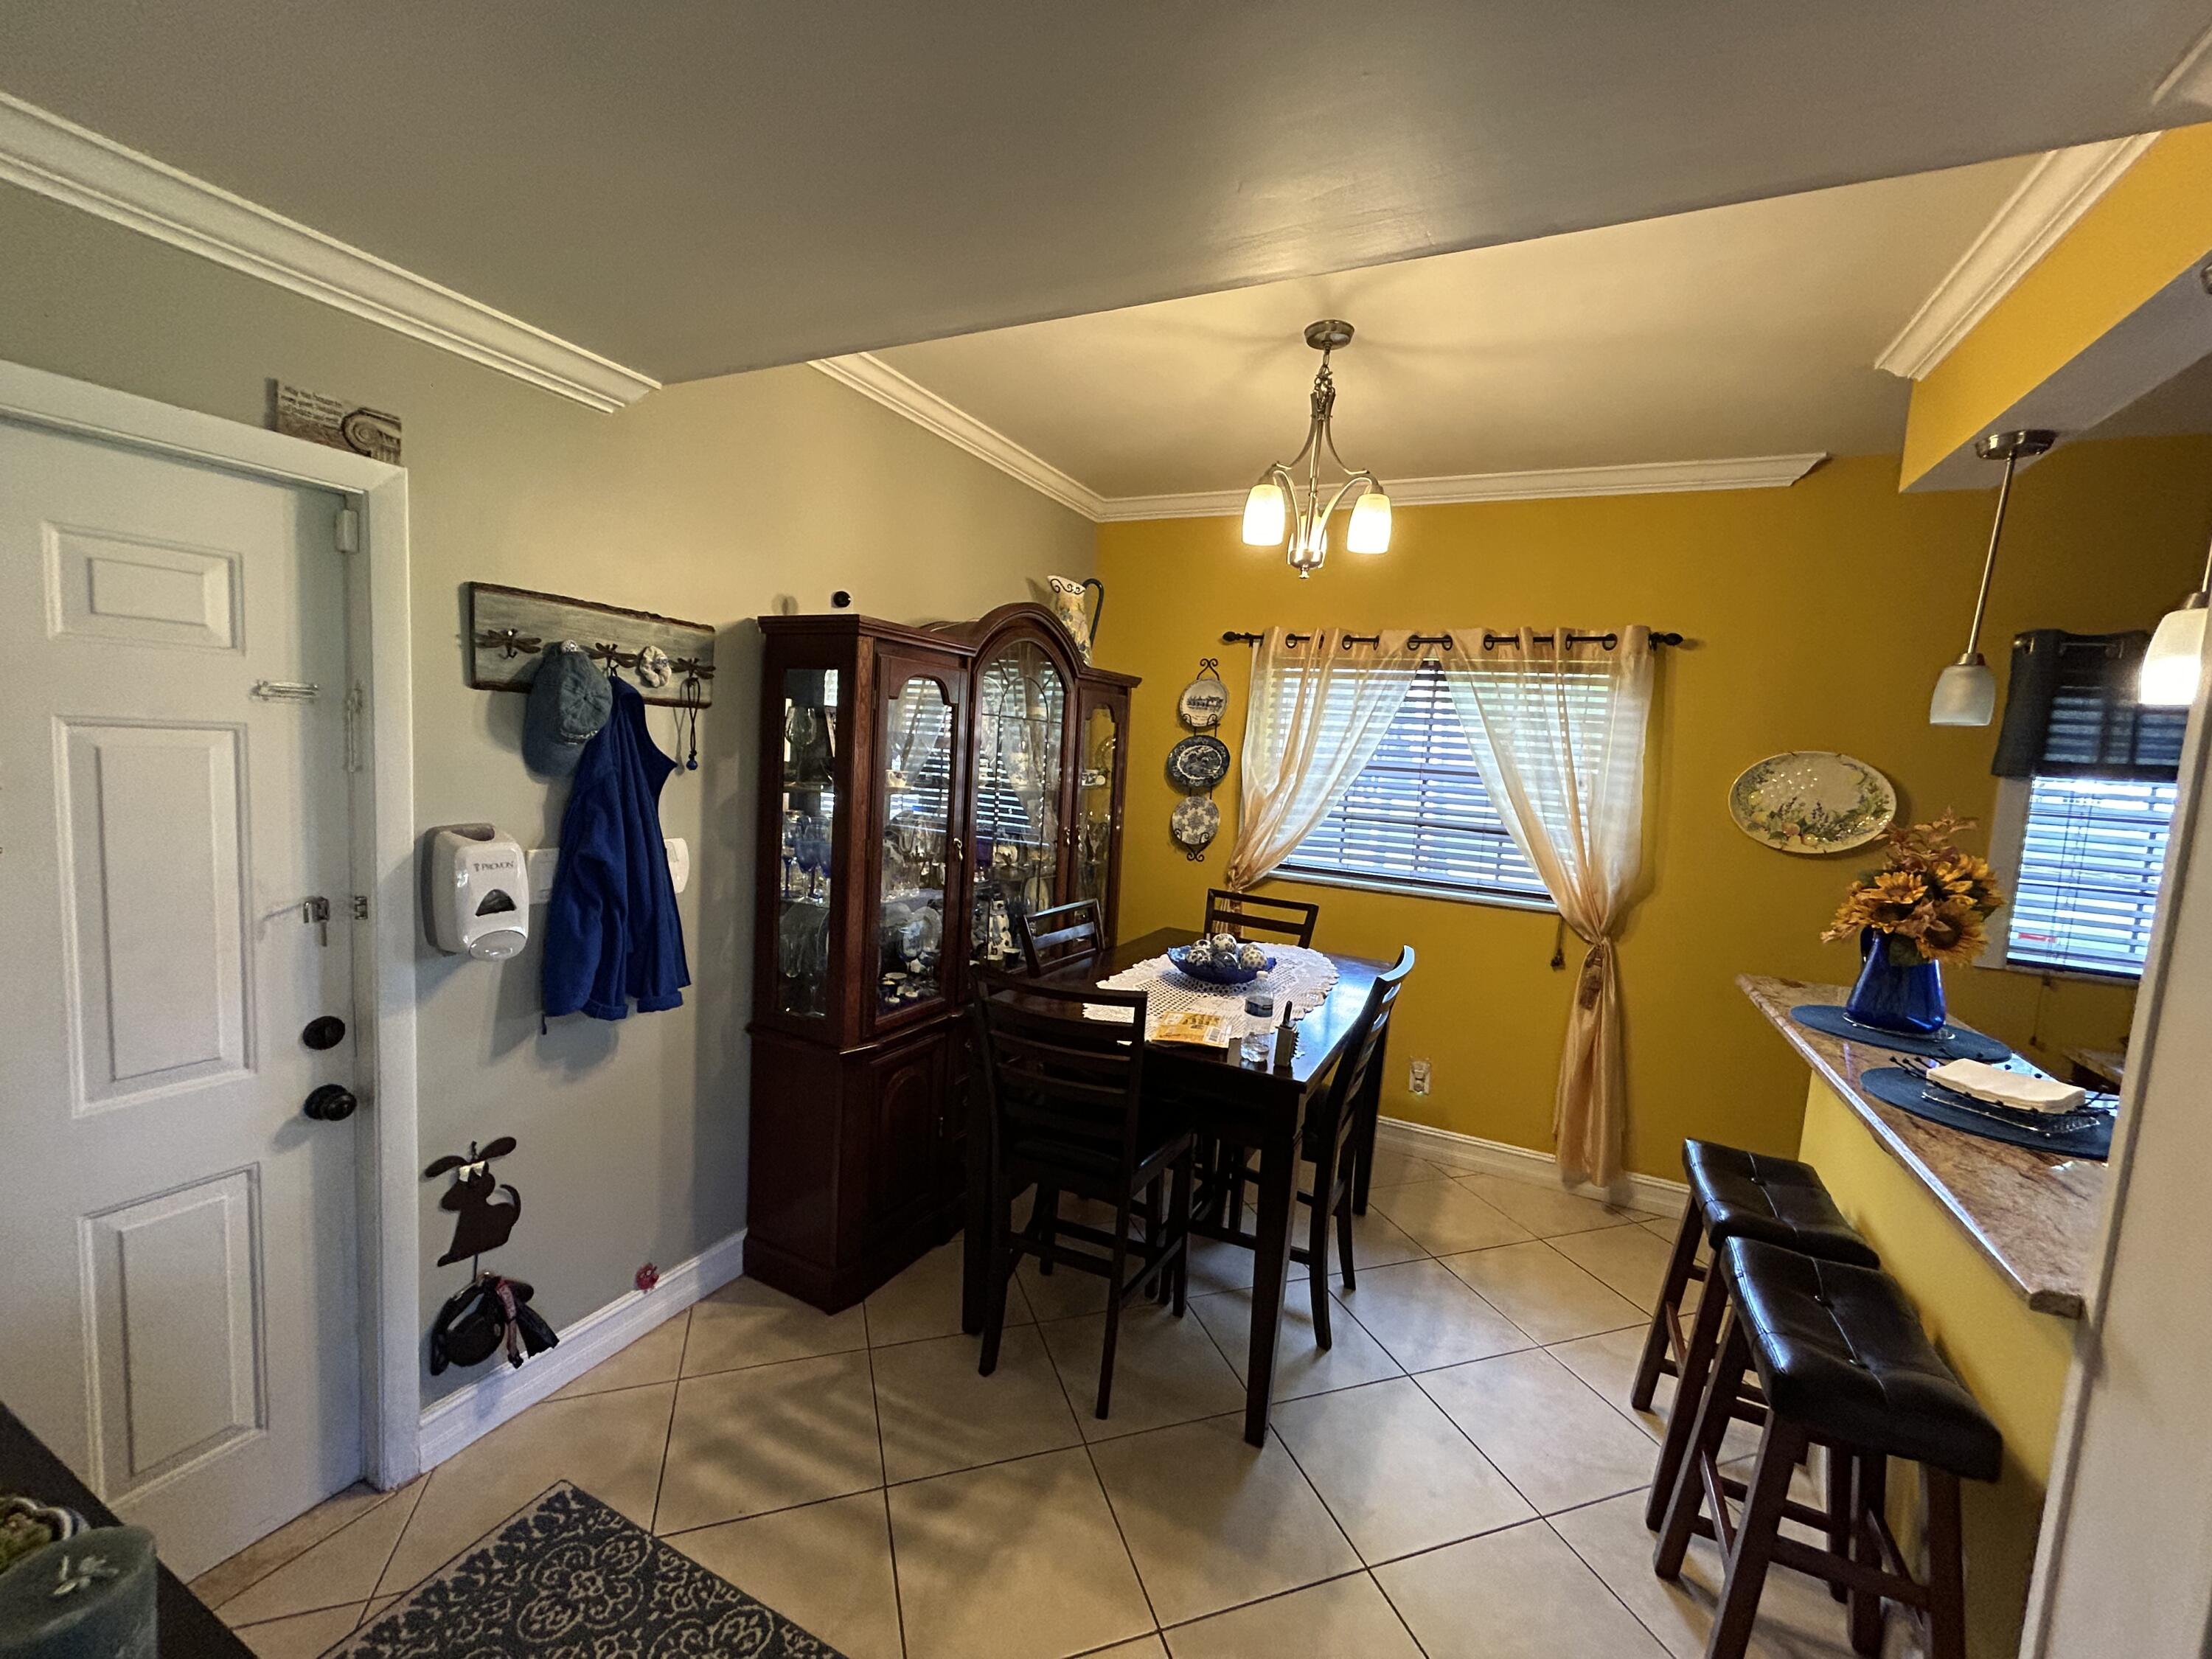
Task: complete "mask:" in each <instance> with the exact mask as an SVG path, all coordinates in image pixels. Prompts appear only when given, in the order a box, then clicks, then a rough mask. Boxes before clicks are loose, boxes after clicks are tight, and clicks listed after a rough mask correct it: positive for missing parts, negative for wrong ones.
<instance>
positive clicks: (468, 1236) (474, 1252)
mask: <svg viewBox="0 0 2212 1659" xmlns="http://www.w3.org/2000/svg"><path fill="white" fill-rule="evenodd" d="M513 1150H514V1137H513V1135H501V1136H500V1137H499V1138H498V1139H496V1140H494V1141H493V1142H492V1143H491V1144H490V1145H489V1146H485V1147H484V1148H483V1150H482V1151H478V1150H477V1144H476V1142H475V1141H473V1140H471V1142H470V1143H469V1155H468V1156H467V1157H466V1158H460V1157H457V1156H455V1155H454V1154H453V1153H452V1152H448V1153H447V1154H446V1155H445V1156H444V1157H443V1158H438V1159H435V1161H434V1162H433V1163H432V1164H431V1165H430V1167H429V1168H428V1169H427V1170H423V1171H422V1178H423V1179H424V1180H425V1181H435V1180H436V1179H437V1178H438V1177H439V1176H441V1175H447V1174H451V1175H452V1176H453V1185H452V1186H451V1187H449V1188H447V1189H446V1194H445V1196H444V1197H442V1198H441V1199H440V1200H438V1207H439V1208H440V1209H441V1210H450V1211H452V1212H453V1213H454V1214H455V1215H456V1216H458V1217H459V1219H458V1220H457V1221H456V1222H455V1223H454V1224H453V1243H452V1244H450V1245H449V1246H447V1249H446V1253H445V1255H441V1256H440V1257H439V1258H438V1265H439V1266H440V1267H451V1266H452V1265H453V1263H454V1262H456V1261H472V1260H473V1259H474V1258H476V1257H477V1256H480V1255H483V1254H484V1253H485V1252H486V1251H488V1250H495V1249H498V1248H499V1247H500V1246H501V1245H502V1244H504V1243H507V1240H508V1239H509V1238H511V1237H513V1234H514V1225H515V1223H517V1222H518V1221H520V1220H521V1219H522V1194H520V1193H519V1192H517V1191H515V1189H514V1188H513V1187H511V1186H508V1185H507V1184H506V1183H504V1182H498V1181H495V1180H494V1179H493V1178H492V1173H491V1163H492V1160H493V1159H494V1158H505V1157H506V1156H507V1154H508V1153H509V1152H513ZM502 1193H503V1194H506V1197H505V1198H504V1200H502V1199H501V1196H500V1194H502Z"/></svg>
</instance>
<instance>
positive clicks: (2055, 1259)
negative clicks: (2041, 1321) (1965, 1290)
mask: <svg viewBox="0 0 2212 1659" xmlns="http://www.w3.org/2000/svg"><path fill="white" fill-rule="evenodd" d="M1736 983H1737V985H1739V986H1740V987H1742V990H1743V994H1745V995H1746V996H1747V997H1749V998H1750V999H1751V1001H1752V1006H1754V1007H1756V1008H1757V1009H1758V1010H1759V1012H1761V1013H1763V1014H1765V1016H1766V1018H1768V1019H1770V1020H1771V1021H1772V1022H1773V1024H1774V1028H1775V1030H1778V1031H1780V1032H1781V1033H1782V1035H1783V1036H1784V1038H1786V1039H1787V1040H1788V1041H1789V1043H1790V1047H1792V1048H1795V1049H1796V1051H1797V1052H1798V1053H1799V1054H1801V1055H1802V1056H1803V1057H1804V1059H1805V1060H1806V1062H1807V1063H1808V1065H1810V1066H1812V1068H1813V1070H1814V1073H1816V1074H1817V1075H1818V1076H1820V1078H1821V1079H1823V1080H1824V1081H1825V1082H1826V1083H1827V1084H1828V1085H1829V1086H1830V1087H1831V1088H1832V1089H1834V1090H1835V1091H1836V1092H1837V1093H1838V1095H1840V1096H1841V1097H1843V1099H1844V1101H1846V1102H1847V1103H1849V1104H1850V1107H1851V1109H1852V1110H1854V1111H1856V1112H1857V1114H1858V1115H1859V1117H1860V1120H1861V1121H1863V1122H1864V1123H1865V1125H1866V1126H1867V1127H1868V1129H1869V1131H1871V1132H1872V1133H1873V1135H1874V1138H1875V1139H1876V1140H1877V1141H1879V1142H1881V1145H1882V1146H1883V1147H1884V1148H1885V1149H1886V1150H1887V1152H1889V1153H1890V1155H1891V1156H1892V1157H1893V1158H1896V1159H1897V1161H1898V1162H1899V1163H1900V1164H1903V1165H1904V1166H1905V1169H1906V1170H1909V1171H1911V1173H1912V1174H1913V1175H1914V1176H1917V1177H1918V1178H1919V1180H1920V1181H1921V1182H1922V1183H1923V1184H1924V1185H1925V1186H1926V1187H1927V1188H1928V1189H1929V1191H1930V1192H1932V1193H1934V1194H1936V1198H1937V1199H1938V1200H1941V1201H1942V1205H1943V1206H1944V1208H1946V1209H1948V1211H1950V1212H1951V1213H1952V1214H1953V1215H1954V1217H1956V1218H1958V1221H1959V1225H1960V1226H1962V1227H1964V1228H1965V1229H1966V1234H1967V1237H1970V1238H1972V1240H1973V1241H1974V1243H1975V1244H1976V1245H1978V1247H1979V1248H1980V1249H1981V1252H1982V1254H1983V1255H1985V1256H1987V1257H1988V1258H1989V1259H1990V1261H1993V1262H1994V1263H1996V1267H1997V1271H1998V1272H2000V1273H2002V1274H2003V1275H2004V1276H2005V1278H2006V1279H2007V1280H2008V1282H2009V1283H2010V1284H2011V1285H2012V1286H2013V1287H2014V1288H2015V1290H2017V1291H2019V1292H2020V1293H2021V1297H2023V1298H2025V1299H2026V1301H2027V1305H2028V1306H2029V1307H2031V1308H2033V1310H2035V1311H2036V1312H2038V1313H2047V1314H2056V1315H2057V1316H2059V1317H2061V1318H2064V1319H2079V1318H2080V1317H2081V1315H2082V1312H2083V1310H2084V1308H2085V1306H2086V1292H2087V1286H2088V1280H2089V1260H2090V1253H2091V1251H2092V1250H2093V1249H2094V1247H2095V1243H2096V1237H2097V1218H2098V1216H2099V1215H2100V1213H2101V1212H2102V1211H2103V1208H2104V1199H2105V1166H2104V1165H2103V1164H2094V1163H2090V1162H2087V1161H2085V1160H2083V1159H2081V1158H2063V1157H2059V1156H2057V1155H2056V1154H2053V1153H2050V1152H2035V1151H2033V1150H2032V1149H2030V1148H2028V1147H2025V1146H2007V1145H2005V1144H2004V1143H2003V1142H2002V1141H1996V1140H1984V1139H1982V1137H1981V1136H1979V1135H1970V1134H1966V1133H1961V1132H1960V1131H1959V1130H1956V1129H1947V1128H1945V1127H1943V1126H1942V1125H1941V1124H1937V1123H1929V1122H1927V1121H1924V1120H1923V1119H1920V1118H1917V1117H1915V1116H1913V1115H1911V1113H1910V1112H1902V1111H1899V1109H1897V1108H1896V1107H1894V1106H1891V1105H1888V1104H1887V1103H1884V1102H1882V1101H1880V1100H1877V1099H1875V1097H1873V1096H1872V1095H1870V1094H1868V1093H1867V1092H1866V1091H1863V1089H1861V1088H1860V1087H1859V1086H1858V1079H1859V1077H1860V1075H1861V1074H1862V1073H1866V1072H1869V1071H1872V1070H1873V1069H1874V1068H1875V1067H1876V1066H1889V1065H1893V1064H1895V1063H1896V1062H1895V1051H1894V1050H1893V1049H1890V1048H1884V1047H1882V1046H1881V1044H1880V1043H1877V1042H1857V1041H1853V1040H1849V1039H1846V1038H1844V1037H1833V1036H1828V1035H1827V1034H1826V1032H1822V1031H1815V1030H1811V1029H1809V1028H1808V1027H1806V1026H1803V1025H1800V1024H1798V1023H1797V1022H1796V1020H1794V1019H1792V1018H1790V1010H1791V1009H1792V1008H1794V1007H1796V1006H1799V1005H1801V1004H1802V1003H1808V1002H1834V1003H1840V1002H1842V1001H1843V1000H1844V999H1845V998H1846V997H1847V996H1849V995H1850V992H1849V991H1848V990H1847V989H1846V988H1845V987H1843V986H1840V985H1808V984H1806V983H1804V982H1803V981H1799V980H1794V979H1777V978H1774V977H1771V976H1770V975H1764V974H1742V975H1738V976H1737V979H1736Z"/></svg>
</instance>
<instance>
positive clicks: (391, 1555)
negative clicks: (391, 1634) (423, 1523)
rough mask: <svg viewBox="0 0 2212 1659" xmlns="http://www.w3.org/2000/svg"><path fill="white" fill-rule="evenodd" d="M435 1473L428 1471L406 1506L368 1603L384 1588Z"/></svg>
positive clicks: (365, 1607) (434, 1471) (379, 1506)
mask: <svg viewBox="0 0 2212 1659" xmlns="http://www.w3.org/2000/svg"><path fill="white" fill-rule="evenodd" d="M437 1473H438V1472H437V1471H436V1470H435V1469H433V1470H431V1471H430V1473H429V1474H428V1475H427V1476H425V1477H424V1479H423V1480H422V1491H420V1492H416V1494H415V1501H414V1502H413V1503H412V1504H410V1505H409V1506H408V1510H407V1518H406V1519H405V1520H404V1521H403V1522H400V1523H399V1530H398V1532H395V1533H394V1534H392V1547H391V1548H390V1549H388V1550H386V1552H385V1553H384V1565H382V1566H380V1567H379V1568H378V1569H377V1570H376V1578H375V1581H374V1583H371V1584H370V1585H369V1587H368V1601H375V1600H376V1599H377V1592H378V1591H380V1590H381V1589H383V1588H384V1575H385V1574H386V1573H387V1572H390V1571H392V1563H393V1562H394V1561H396V1560H398V1559H399V1547H400V1545H401V1544H403V1543H404V1542H405V1541H406V1539H407V1529H408V1528H410V1527H411V1526H413V1525H414V1524H415V1516H416V1512H417V1511H418V1510H421V1509H422V1500H423V1499H424V1498H427V1497H428V1496H429V1495H430V1481H431V1480H432V1479H434V1478H435V1476H436V1474H437ZM409 1484H410V1486H411V1485H413V1484H414V1483H413V1482H411V1481H410V1482H409ZM392 1496H393V1497H395V1498H396V1497H398V1493H397V1492H394V1493H393V1494H392ZM377 1507H378V1508H380V1509H381V1508H382V1507H383V1505H381V1504H379V1505H378V1506H377ZM367 1518H368V1517H367V1516H363V1517H362V1519H364V1520H366V1519H367ZM413 1588H414V1586H412V1585H411V1584H410V1585H409V1586H408V1587H407V1589H413ZM405 1593H406V1592H405V1590H400V1591H397V1592H395V1594H398V1595H404V1594H405ZM368 1601H364V1602H362V1613H364V1614H365V1613H368Z"/></svg>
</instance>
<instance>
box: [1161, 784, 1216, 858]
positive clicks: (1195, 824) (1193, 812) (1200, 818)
mask: <svg viewBox="0 0 2212 1659" xmlns="http://www.w3.org/2000/svg"><path fill="white" fill-rule="evenodd" d="M1220 832H1221V809H1220V808H1219V807H1218V806H1216V805H1214V804H1213V803H1212V801H1211V800H1209V799H1206V797H1205V796H1204V795H1188V796H1185V797H1184V798H1183V799H1182V800H1179V801H1177V802H1176V809H1175V811H1174V812H1173V813H1172V814H1170V816H1169V818H1168V833H1169V834H1170V835H1172V836H1174V837H1175V838H1176V843H1177V844H1178V845H1179V846H1182V847H1184V848H1188V849H1189V850H1190V851H1192V852H1194V853H1202V852H1204V851H1205V850H1206V848H1208V847H1209V846H1211V845H1212V842H1213V838H1214V836H1217V835H1218V834H1219V833H1220Z"/></svg>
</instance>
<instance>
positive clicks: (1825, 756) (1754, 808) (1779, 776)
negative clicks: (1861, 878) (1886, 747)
mask: <svg viewBox="0 0 2212 1659" xmlns="http://www.w3.org/2000/svg"><path fill="white" fill-rule="evenodd" d="M1729 817H1732V818H1734V819H1735V827H1736V828H1737V829H1741V830H1742V831H1743V833H1744V834H1745V835H1747V836H1750V837H1751V838H1752V839H1753V841H1756V842H1764V843H1765V844H1766V845H1767V846H1769V847H1772V848H1778V849H1780V850H1781V851H1783V852H1784V853H1842V852H1847V851H1849V850H1850V848H1854V847H1863V846H1865V845H1866V843H1867V842H1870V841H1872V840H1874V839H1875V836H1879V835H1881V833H1882V831H1883V830H1885V829H1888V828H1889V826H1890V823H1892V821H1893V820H1894V819H1895V818H1896V817H1897V790H1896V788H1895V787H1894V786H1893V785H1892V784H1891V782H1890V781H1889V780H1888V779H1887V778H1886V777H1884V776H1883V775H1881V773H1879V772H1877V771H1876V770H1875V769H1874V768H1873V767H1871V766H1869V765H1868V764H1867V763H1865V762H1864V761H1863V760H1857V759H1854V758H1853V757H1850V756H1849V755H1838V754H1836V753H1834V752H1833V751H1832V750H1826V749H1797V750H1790V752H1789V753H1787V754H1781V755H1770V756H1768V757H1766V758H1765V760H1763V761H1756V762H1753V763H1752V764H1751V765H1749V766H1747V767H1746V768H1744V769H1743V773H1742V775H1741V776H1740V777H1738V778H1737V779H1736V781H1735V782H1734V783H1733V784H1731V785H1729Z"/></svg>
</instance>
